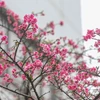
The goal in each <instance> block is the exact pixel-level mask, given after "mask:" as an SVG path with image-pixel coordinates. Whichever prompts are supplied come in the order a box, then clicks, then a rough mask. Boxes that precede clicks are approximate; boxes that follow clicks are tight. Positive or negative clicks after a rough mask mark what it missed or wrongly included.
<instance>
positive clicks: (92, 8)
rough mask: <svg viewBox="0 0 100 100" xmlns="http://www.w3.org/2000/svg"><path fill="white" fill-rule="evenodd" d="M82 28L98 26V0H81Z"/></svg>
mask: <svg viewBox="0 0 100 100" xmlns="http://www.w3.org/2000/svg"><path fill="white" fill-rule="evenodd" d="M81 13H82V30H83V34H85V33H86V30H87V29H95V28H100V0H81Z"/></svg>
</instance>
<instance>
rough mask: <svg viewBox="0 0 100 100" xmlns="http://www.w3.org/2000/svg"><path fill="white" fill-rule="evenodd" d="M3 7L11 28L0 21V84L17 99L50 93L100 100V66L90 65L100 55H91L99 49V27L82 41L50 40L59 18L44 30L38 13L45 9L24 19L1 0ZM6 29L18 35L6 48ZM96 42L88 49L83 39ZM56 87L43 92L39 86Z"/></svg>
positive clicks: (67, 99) (69, 99)
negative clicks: (39, 22)
mask: <svg viewBox="0 0 100 100" xmlns="http://www.w3.org/2000/svg"><path fill="white" fill-rule="evenodd" d="M0 9H4V10H5V14H6V19H7V22H8V23H9V25H11V26H12V27H11V28H7V27H6V26H4V25H3V24H0V26H1V27H0V87H1V88H2V89H4V90H5V91H8V92H9V93H12V96H13V97H14V98H15V100H21V99H23V100H46V99H45V96H46V95H48V94H49V93H50V92H53V93H54V94H57V93H59V92H60V93H62V94H64V97H63V96H62V95H56V96H57V97H58V99H59V100H99V99H100V81H99V77H100V69H99V67H98V66H92V67H90V66H89V64H88V61H85V60H84V57H88V58H89V60H91V61H93V60H96V61H97V62H98V63H99V62H100V58H99V57H93V56H92V55H88V54H87V52H88V51H91V50H95V51H97V52H98V53H99V52H100V47H99V45H100V40H99V36H100V29H96V30H88V31H87V34H86V36H83V37H82V39H80V40H79V41H76V42H75V41H73V40H72V39H68V38H67V37H60V38H59V39H56V40H53V41H52V40H48V38H47V37H48V35H54V34H55V27H56V25H60V26H63V25H64V22H63V21H60V22H59V23H58V24H55V23H54V22H53V21H52V22H50V23H48V24H47V25H46V26H45V27H44V28H43V29H42V28H40V27H39V26H38V24H37V21H38V20H37V18H36V17H37V16H39V15H42V16H44V13H43V12H39V13H36V14H35V13H32V14H26V15H25V16H24V18H23V21H20V18H19V16H18V15H17V14H15V13H14V12H13V11H11V10H10V9H7V7H6V5H5V2H4V1H0ZM3 29H7V30H9V31H13V32H14V33H15V34H16V36H17V37H18V39H17V40H14V41H13V42H14V45H12V46H11V47H9V48H8V50H6V49H5V46H7V45H8V44H9V41H8V36H7V34H6V32H5V31H4V30H3ZM90 40H92V41H94V43H93V44H91V45H92V46H91V47H90V48H89V49H85V47H84V46H83V45H82V44H83V42H86V43H87V42H88V41H90ZM46 86H48V87H49V86H53V87H54V90H55V91H47V92H46V91H44V93H43V94H42V95H40V93H39V91H38V88H44V90H46Z"/></svg>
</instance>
